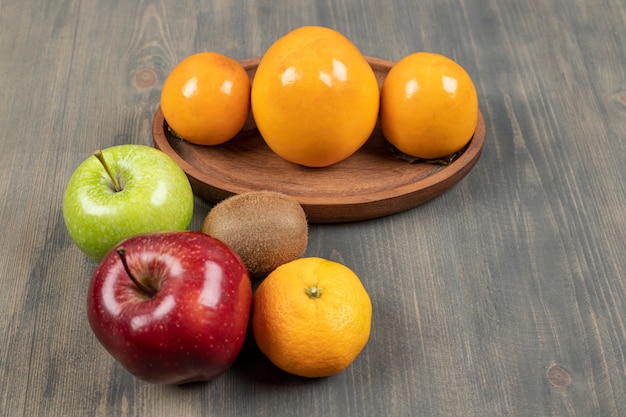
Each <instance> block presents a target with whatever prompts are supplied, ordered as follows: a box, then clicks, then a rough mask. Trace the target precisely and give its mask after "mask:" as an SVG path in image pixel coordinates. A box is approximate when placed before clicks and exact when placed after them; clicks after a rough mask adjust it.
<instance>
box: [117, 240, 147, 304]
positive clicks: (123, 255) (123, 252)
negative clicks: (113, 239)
mask: <svg viewBox="0 0 626 417" xmlns="http://www.w3.org/2000/svg"><path fill="white" fill-rule="evenodd" d="M116 251H117V254H118V255H119V257H120V259H121V260H122V265H124V271H126V274H127V275H128V277H129V278H130V280H131V281H132V282H133V284H135V285H136V286H137V288H138V289H139V291H141V292H142V293H144V294H145V295H147V296H148V297H150V298H152V297H154V296H155V295H156V293H157V292H156V290H154V289H153V288H150V287H148V286H146V285H144V284H142V283H141V282H139V280H138V279H137V278H135V276H134V275H133V274H131V272H130V268H129V267H128V262H126V249H124V248H123V247H119V248H117V250H116Z"/></svg>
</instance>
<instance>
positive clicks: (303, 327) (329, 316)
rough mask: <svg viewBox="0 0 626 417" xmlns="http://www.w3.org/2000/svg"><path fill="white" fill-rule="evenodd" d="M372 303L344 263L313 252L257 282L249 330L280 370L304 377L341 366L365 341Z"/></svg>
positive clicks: (328, 373)
mask: <svg viewBox="0 0 626 417" xmlns="http://www.w3.org/2000/svg"><path fill="white" fill-rule="evenodd" d="M371 318H372V303H371V301H370V298H369V295H368V293H367V291H366V290H365V288H364V287H363V284H362V283H361V281H360V279H359V277H358V276H357V275H356V274H355V273H354V272H353V271H352V270H350V269H349V268H348V267H347V266H345V265H342V264H340V263H338V262H334V261H330V260H326V259H323V258H318V257H308V258H300V259H297V260H294V261H291V262H288V263H286V264H283V265H281V266H279V267H278V268H276V269H275V270H274V271H273V272H271V273H270V274H269V275H268V276H267V277H266V278H265V280H263V281H262V282H261V284H260V285H259V287H258V288H257V290H256V293H255V295H254V300H253V314H252V332H253V335H254V339H255V341H256V343H257V345H258V347H259V349H260V350H261V352H263V353H264V354H265V355H266V356H267V357H268V358H269V359H270V361H271V362H272V363H274V364H275V365H276V366H277V367H279V368H280V369H282V370H283V371H285V372H289V373H292V374H295V375H300V376H304V377H309V378H317V377H324V376H330V375H334V374H336V373H339V372H341V371H342V370H344V369H345V368H347V367H348V366H349V365H350V364H351V363H352V362H353V361H354V360H355V359H356V357H357V356H358V355H359V353H360V352H361V351H362V349H363V348H364V347H365V345H366V344H367V341H368V339H369V335H370V327H371Z"/></svg>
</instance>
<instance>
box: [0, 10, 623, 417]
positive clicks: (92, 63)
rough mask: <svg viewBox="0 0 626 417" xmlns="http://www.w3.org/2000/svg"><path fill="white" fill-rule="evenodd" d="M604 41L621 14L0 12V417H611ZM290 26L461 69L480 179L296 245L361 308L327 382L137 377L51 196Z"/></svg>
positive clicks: (615, 199)
mask: <svg viewBox="0 0 626 417" xmlns="http://www.w3.org/2000/svg"><path fill="white" fill-rule="evenodd" d="M624 22H626V4H625V3H624V2H623V1H622V0H597V1H594V2H589V1H586V0H570V1H564V0H542V1H534V2H522V1H517V0H485V1H476V0H424V1H420V2H411V1H408V0H390V1H387V2H369V1H365V0H345V1H342V2H310V1H303V0H294V1H290V2H277V1H270V0H261V1H256V2H253V1H226V0H216V1H212V2H208V1H206V2H198V1H187V0H182V1H179V2H167V1H163V0H139V1H136V2H122V1H111V2H98V1H95V0H82V1H80V2H73V1H69V0H50V1H46V2H36V1H34V0H23V1H21V2H12V1H8V0H0V58H1V59H0V80H1V81H2V82H1V83H0V97H2V100H0V130H1V131H2V132H3V135H2V137H1V138H0V141H2V145H4V146H3V152H1V153H0V170H1V171H0V172H2V174H3V179H2V181H0V202H1V203H0V222H1V223H0V224H1V225H2V232H3V236H4V239H5V244H4V245H2V246H1V247H0V288H2V291H0V340H2V343H1V344H0V415H1V416H11V417H12V416H35V415H36V416H85V415H89V416H155V417H160V416H172V415H176V416H181V417H185V416H244V415H250V416H273V417H280V416H302V417H304V416H306V417H309V416H318V415H319V416H322V415H323V416H383V415H388V416H429V417H430V416H442V417H448V416H477V417H478V416H479V417H486V416H494V417H496V416H529V417H531V416H532V417H535V416H542V417H543V416H549V417H571V416H576V417H590V416H592V417H621V416H623V415H625V414H626V397H625V396H624V393H625V392H626V348H625V347H626V274H625V271H626V264H625V262H626V261H625V259H626V245H625V244H624V242H625V241H626V221H625V220H626V204H625V203H626V201H625V200H626V198H625V196H626V187H625V185H624V184H626V169H624V161H626V72H625V71H624V68H625V67H626V55H625V54H624V50H625V45H626V27H625V26H624ZM305 24H320V25H326V26H331V27H333V28H335V29H337V30H339V31H341V32H342V33H344V34H345V35H346V36H347V37H348V38H350V39H351V40H352V41H353V42H354V43H355V44H356V45H357V46H358V47H359V48H360V49H361V51H362V52H363V53H364V54H365V55H369V56H376V57H381V58H385V59H390V60H398V59H400V58H401V57H402V56H404V55H406V54H408V53H411V52H414V51H419V50H426V51H434V52H439V53H442V54H444V55H447V56H449V57H451V58H453V59H455V60H456V61H457V62H459V63H460V64H461V65H462V66H463V67H464V68H465V69H466V70H467V71H468V73H469V74H470V75H471V76H472V77H473V79H474V81H475V84H476V87H477V90H478V95H479V100H480V106H481V110H482V112H483V115H484V117H485V122H486V126H487V137H486V140H485V146H484V149H483V152H482V155H481V158H480V160H479V162H478V164H477V165H476V166H475V167H474V169H473V170H472V171H471V173H470V174H469V175H468V176H467V177H466V178H464V179H463V181H461V182H460V183H459V184H457V185H456V186H455V187H454V188H452V189H451V190H449V191H448V192H446V193H444V194H442V195H440V196H439V197H437V198H436V199H434V200H432V201H430V202H428V203H427V204H424V205H421V206H419V207H417V208H414V209H411V210H409V211H406V212H402V213H398V214H395V215H392V216H388V217H384V218H380V219H375V220H369V221H363V222H355V223H340V224H333V225H313V226H312V227H311V230H310V241H309V248H308V250H307V254H309V255H316V256H322V257H326V258H329V259H333V260H337V261H341V262H343V263H344V264H346V265H347V266H349V267H350V268H352V269H353V270H354V271H355V272H356V273H357V274H358V275H359V276H360V277H361V278H362V280H363V283H364V285H365V287H366V288H367V290H368V292H369V293H370V296H371V298H372V302H373V306H374V318H373V324H372V326H373V327H372V334H371V338H370V341H369V343H368V345H367V346H366V348H365V350H364V351H363V353H362V354H361V355H360V356H359V357H358V358H357V360H356V361H355V362H354V363H353V364H352V366H350V367H349V368H348V369H347V370H346V371H344V372H343V373H341V374H339V375H336V376H334V377H331V378H326V379H320V380H305V379H301V378H296V377H293V376H289V375H286V374H284V373H282V372H280V371H278V370H277V369H276V368H274V367H273V366H272V365H271V364H270V363H269V362H268V361H267V359H265V358H264V357H263V355H262V354H261V353H260V352H259V351H258V350H257V348H256V346H255V345H254V343H253V341H252V340H249V341H247V343H246V346H245V348H244V350H243V352H242V354H241V355H240V357H239V359H238V360H237V362H236V364H235V366H234V367H233V369H231V370H230V371H229V372H228V373H227V374H225V375H224V376H223V377H221V378H219V379H217V380H215V381H213V382H211V383H207V384H194V385H191V386H185V387H162V386H155V385H149V384H145V383H143V382H141V381H139V380H137V379H134V378H133V377H131V376H130V375H129V374H128V373H126V372H125V371H124V370H123V369H121V368H120V366H119V365H117V364H116V363H115V362H114V361H113V359H111V357H110V356H108V354H107V353H106V352H105V351H104V349H103V348H101V347H100V345H99V344H98V343H97V341H96V340H95V338H94V337H93V336H92V334H91V331H90V329H89V327H88V324H87V321H86V317H85V308H84V303H85V293H86V285H87V282H88V280H89V278H90V276H91V273H92V272H93V269H94V267H95V265H94V264H93V263H92V262H91V261H89V260H87V259H86V258H85V256H84V255H82V254H81V253H80V252H79V251H78V250H77V249H76V248H75V247H74V246H73V244H72V242H71V241H70V239H69V236H68V235H67V232H66V231H65V226H64V223H63V218H62V213H61V203H62V197H63V192H64V189H65V184H66V182H67V180H68V179H69V177H70V175H71V173H72V172H73V170H74V169H75V168H76V167H77V166H78V164H79V163H80V162H82V160H83V159H84V158H86V157H87V156H88V155H90V154H91V153H92V152H93V151H94V150H95V149H97V148H104V147H108V146H112V145H115V144H121V143H142V144H152V137H151V122H152V117H153V115H154V113H155V111H156V109H157V107H158V102H159V95H160V91H161V87H162V84H163V81H164V79H165V77H166V76H167V74H168V72H169V71H170V70H171V69H172V68H173V66H174V65H175V64H176V63H177V62H178V61H179V60H180V59H182V58H184V57H185V56H187V55H189V54H191V53H194V52H197V51H201V50H215V51H219V52H222V53H225V54H227V55H229V56H231V57H233V58H235V59H244V58H247V57H252V56H258V55H260V54H262V53H263V51H264V50H265V49H266V48H267V47H268V46H269V45H270V44H271V43H272V42H273V41H274V40H275V39H277V38H278V37H279V36H281V35H282V34H284V33H286V32H287V31H289V30H291V29H293V28H295V27H298V26H301V25H305ZM209 208H210V207H209V205H208V204H207V203H205V202H203V201H202V200H200V199H197V200H196V212H195V215H194V220H193V223H192V228H194V229H199V227H200V224H201V222H202V220H203V218H204V216H205V215H206V212H207V211H208V209H209Z"/></svg>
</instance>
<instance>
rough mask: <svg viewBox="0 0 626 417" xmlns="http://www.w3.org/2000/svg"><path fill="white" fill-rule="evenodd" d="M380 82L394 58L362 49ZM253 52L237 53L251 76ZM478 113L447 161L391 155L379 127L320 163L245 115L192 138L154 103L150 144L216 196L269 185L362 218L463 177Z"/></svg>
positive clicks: (318, 217)
mask: <svg viewBox="0 0 626 417" xmlns="http://www.w3.org/2000/svg"><path fill="white" fill-rule="evenodd" d="M367 61H368V62H369V64H370V66H371V67H372V69H373V70H374V73H375V74H376V77H377V79H378V82H379V85H381V84H382V81H383V80H384V78H385V76H386V75H387V73H388V72H389V70H390V69H391V67H392V65H393V64H394V63H393V62H392V61H387V60H384V59H380V58H373V57H367ZM258 63H259V58H250V59H247V60H243V61H241V64H242V65H243V66H244V68H245V69H246V70H247V71H248V74H249V75H250V77H251V79H252V78H253V77H254V73H255V71H256V68H257V66H258ZM485 132H486V129H485V121H484V119H483V116H482V113H480V111H479V114H478V124H477V127H476V131H475V132H474V136H473V137H472V139H471V141H470V143H469V145H468V146H467V148H466V149H465V150H464V152H463V153H462V154H461V155H460V156H459V157H458V158H457V159H456V160H454V162H452V163H451V164H449V165H441V164H434V163H428V162H414V163H409V162H407V161H404V160H401V159H399V158H397V157H396V156H395V154H394V153H393V152H392V151H391V150H390V147H389V144H388V143H387V141H386V140H385V138H384V137H383V135H382V132H381V130H380V126H378V125H377V126H376V129H375V130H374V132H373V133H372V136H371V137H370V138H369V140H368V141H367V142H366V143H365V145H363V147H362V148H361V149H359V150H358V151H357V152H356V153H355V154H354V155H352V156H351V157H349V158H348V159H346V160H344V161H342V162H339V163H337V164H335V165H332V166H329V167H326V168H306V167H303V166H299V165H295V164H292V163H290V162H287V161H285V160H283V159H282V158H280V157H279V156H278V155H276V154H275V153H274V152H272V151H271V150H270V148H269V147H268V146H267V145H266V144H265V142H264V141H263V139H262V138H261V136H260V135H259V132H258V130H257V129H256V126H255V124H254V120H253V118H252V116H250V117H249V118H248V121H247V122H246V124H245V126H244V127H243V129H242V130H241V132H240V133H239V134H238V135H237V136H236V137H234V138H233V139H231V140H230V141H228V142H226V143H225V144H222V145H217V146H199V145H194V144H190V143H188V142H185V141H183V140H181V139H179V138H177V137H175V136H174V135H172V134H171V133H170V131H169V129H168V128H167V122H166V121H165V119H164V117H163V113H162V112H161V109H160V108H159V109H158V110H157V112H156V114H155V117H154V122H153V125H152V133H153V139H154V145H155V147H156V148H158V149H160V150H162V151H163V152H165V153H166V154H168V155H169V156H170V157H172V158H173V159H174V160H175V161H176V162H177V163H178V164H179V165H180V166H181V168H182V169H183V170H184V171H185V173H186V174H187V176H188V177H189V180H190V182H191V186H192V188H193V190H194V193H195V194H196V195H197V196H198V197H200V198H202V199H204V200H206V201H208V202H210V203H218V202H219V201H222V200H223V199H225V198H227V197H230V196H232V195H235V194H241V193H245V192H250V191H259V190H273V191H278V192H282V193H285V194H287V195H290V196H292V197H294V198H295V199H296V200H297V201H298V202H299V203H300V204H301V205H302V207H303V208H304V211H305V213H306V215H307V219H308V221H309V222H310V223H338V222H348V221H357V220H366V219H372V218H376V217H382V216H387V215H390V214H394V213H398V212H401V211H404V210H407V209H410V208H413V207H416V206H418V205H420V204H422V203H425V202H427V201H429V200H431V199H433V198H435V197H437V196H438V195H440V194H441V193H443V192H445V191H447V190H448V189H450V188H451V187H452V186H454V185H455V184H457V183H458V182H459V181H461V179H463V178H464V177H465V176H466V175H467V174H468V173H469V171H470V170H471V169H472V168H473V167H474V165H475V164H476V162H477V161H478V159H479V157H480V153H481V151H482V148H483V144H484V140H485Z"/></svg>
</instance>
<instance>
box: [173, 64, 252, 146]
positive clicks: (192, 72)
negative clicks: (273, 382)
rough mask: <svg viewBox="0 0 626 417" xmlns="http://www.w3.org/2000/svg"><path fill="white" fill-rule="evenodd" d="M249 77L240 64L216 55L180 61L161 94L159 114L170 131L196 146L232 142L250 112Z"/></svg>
mask: <svg viewBox="0 0 626 417" xmlns="http://www.w3.org/2000/svg"><path fill="white" fill-rule="evenodd" d="M250 85H251V82H250V77H249V76H248V73H247V72H246V70H245V69H244V68H243V67H242V66H241V64H240V63H239V62H237V61H235V60H234V59H232V58H229V57H227V56H224V55H222V54H219V53H216V52H200V53H197V54H194V55H191V56H189V57H187V58H185V59H184V60H182V61H181V62H180V63H179V64H178V65H176V67H174V69H173V70H172V72H171V73H170V74H169V75H168V77H167V79H166V80H165V83H164V85H163V90H162V92H161V111H162V112H163V117H164V118H165V120H166V121H167V124H168V125H169V128H170V130H172V131H173V132H174V133H175V134H176V135H177V136H179V137H180V138H182V139H184V140H186V141H188V142H191V143H195V144H198V145H218V144H220V143H224V142H226V141H228V140H230V139H232V138H233V137H234V136H235V135H236V134H237V133H238V132H239V131H240V130H241V128H242V127H243V125H244V123H245V122H246V119H247V118H248V115H249V113H250Z"/></svg>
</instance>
